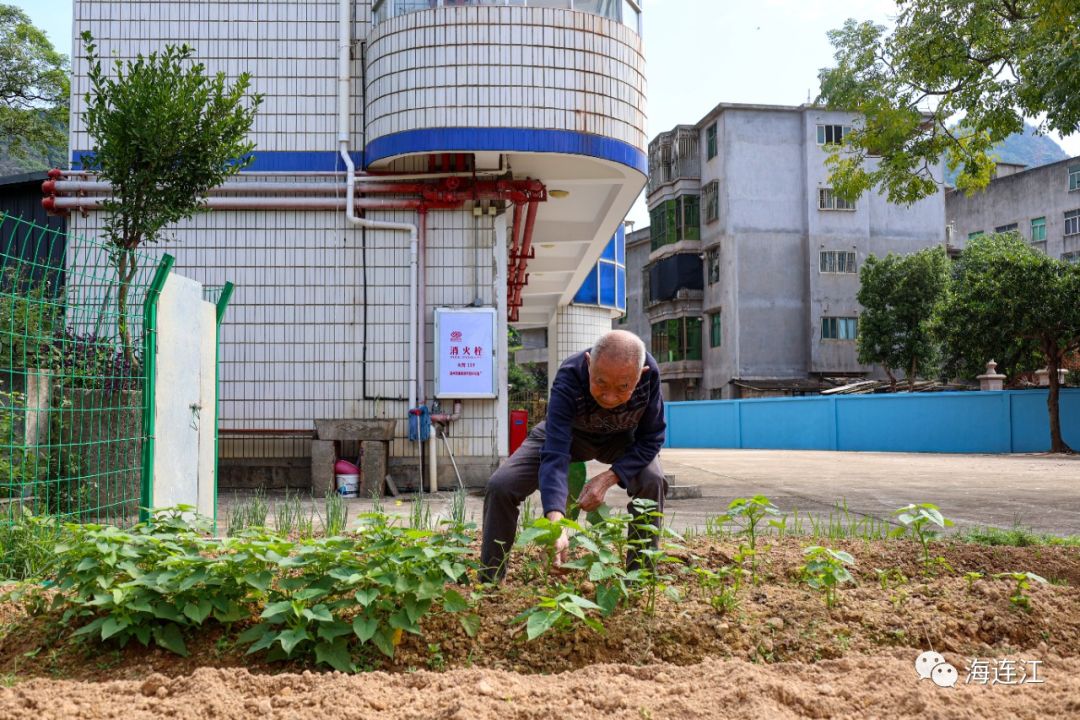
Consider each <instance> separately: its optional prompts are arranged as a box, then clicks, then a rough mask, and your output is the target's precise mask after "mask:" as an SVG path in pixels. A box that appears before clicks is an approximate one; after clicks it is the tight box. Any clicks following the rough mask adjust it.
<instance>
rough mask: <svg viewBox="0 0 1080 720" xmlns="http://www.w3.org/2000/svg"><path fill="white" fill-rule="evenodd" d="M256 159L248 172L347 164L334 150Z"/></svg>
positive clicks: (77, 161) (332, 168) (355, 155)
mask: <svg viewBox="0 0 1080 720" xmlns="http://www.w3.org/2000/svg"><path fill="white" fill-rule="evenodd" d="M91 154H92V153H91V152H90V151H89V150H76V151H75V152H74V153H72V161H71V167H72V169H74V170H81V169H83V165H82V162H83V158H85V157H86V156H87V155H91ZM252 154H253V155H254V157H255V161H254V162H253V163H251V165H249V166H248V167H246V168H244V170H245V171H246V172H344V171H345V164H344V163H343V162H341V155H340V154H338V153H337V152H334V151H333V150H324V151H275V150H262V151H258V152H255V153H252ZM349 156H350V157H352V159H353V163H354V164H355V165H356V167H357V168H362V167H363V166H364V153H362V152H351V153H349Z"/></svg>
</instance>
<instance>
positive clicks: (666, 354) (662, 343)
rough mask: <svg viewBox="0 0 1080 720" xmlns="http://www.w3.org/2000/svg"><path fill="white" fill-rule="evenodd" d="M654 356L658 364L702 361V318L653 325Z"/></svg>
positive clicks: (685, 318)
mask: <svg viewBox="0 0 1080 720" xmlns="http://www.w3.org/2000/svg"><path fill="white" fill-rule="evenodd" d="M652 355H653V357H654V358H656V362H658V363H668V362H679V361H681V360H701V318H699V317H684V318H677V319H675V320H664V321H662V322H658V323H653V325H652Z"/></svg>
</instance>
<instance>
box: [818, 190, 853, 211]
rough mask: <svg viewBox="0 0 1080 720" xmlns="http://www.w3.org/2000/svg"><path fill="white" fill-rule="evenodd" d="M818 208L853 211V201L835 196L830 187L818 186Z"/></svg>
mask: <svg viewBox="0 0 1080 720" xmlns="http://www.w3.org/2000/svg"><path fill="white" fill-rule="evenodd" d="M818 210H825V211H829V212H834V211H835V212H855V203H853V202H850V203H849V202H848V201H847V200H843V199H841V198H839V197H837V195H836V193H835V192H834V191H833V189H832V188H831V187H823V188H818Z"/></svg>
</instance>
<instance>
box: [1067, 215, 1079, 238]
mask: <svg viewBox="0 0 1080 720" xmlns="http://www.w3.org/2000/svg"><path fill="white" fill-rule="evenodd" d="M1069 235H1080V209H1077V210H1069V211H1068V212H1066V213H1065V236H1066V237H1068V236H1069Z"/></svg>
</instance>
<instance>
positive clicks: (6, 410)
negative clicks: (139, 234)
mask: <svg viewBox="0 0 1080 720" xmlns="http://www.w3.org/2000/svg"><path fill="white" fill-rule="evenodd" d="M162 264H164V263H163V261H159V260H156V259H151V257H150V256H148V255H145V254H142V253H139V252H136V251H117V250H116V249H115V248H111V247H109V246H106V245H105V244H103V243H100V242H98V241H93V240H89V239H84V238H74V237H69V236H66V235H65V234H64V233H61V232H58V231H56V230H54V229H50V228H46V227H41V226H38V225H35V224H33V223H30V222H27V221H25V220H22V219H20V218H16V217H13V216H9V215H4V214H2V213H0V523H5V522H10V521H11V520H12V519H13V518H14V517H15V514H16V513H22V512H24V511H27V510H28V511H30V512H32V513H34V514H36V515H50V516H54V517H60V518H66V519H74V520H79V521H93V522H109V523H117V524H129V523H133V522H136V521H137V520H138V516H139V509H140V507H142V506H145V505H147V504H148V502H149V499H148V498H146V497H143V489H142V475H143V452H144V445H146V444H147V439H148V437H149V436H150V435H149V433H148V432H147V431H146V429H145V427H144V417H145V410H146V408H147V407H149V403H150V401H151V398H149V397H144V395H146V391H147V389H148V383H147V377H148V372H149V370H148V368H147V366H148V363H147V362H145V361H144V357H143V356H144V354H145V350H144V348H145V343H144V318H145V314H146V312H147V307H144V306H146V305H147V302H146V301H147V298H148V294H149V296H150V303H149V306H150V308H149V309H150V311H151V313H152V312H153V307H152V305H153V302H154V297H153V294H152V293H149V291H150V288H151V283H152V281H153V279H154V276H155V274H156V272H157V269H158V266H159V265H162ZM121 272H122V273H123V277H127V278H129V280H128V281H127V282H122V281H121Z"/></svg>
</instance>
